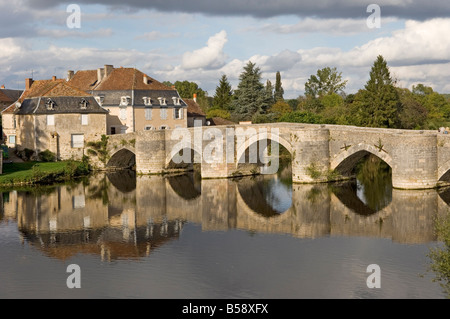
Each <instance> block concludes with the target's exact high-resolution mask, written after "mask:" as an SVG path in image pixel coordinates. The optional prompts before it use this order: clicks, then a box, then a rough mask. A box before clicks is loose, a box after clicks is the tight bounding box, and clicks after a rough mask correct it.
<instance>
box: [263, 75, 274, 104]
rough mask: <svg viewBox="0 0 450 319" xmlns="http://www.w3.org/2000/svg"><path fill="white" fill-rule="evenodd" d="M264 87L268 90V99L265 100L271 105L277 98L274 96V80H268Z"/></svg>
mask: <svg viewBox="0 0 450 319" xmlns="http://www.w3.org/2000/svg"><path fill="white" fill-rule="evenodd" d="M264 89H265V91H266V100H265V102H266V103H267V105H268V106H269V107H270V106H272V104H274V103H275V99H274V97H273V85H272V82H270V80H267V82H266V86H265V87H264Z"/></svg>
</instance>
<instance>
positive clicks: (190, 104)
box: [183, 99, 206, 117]
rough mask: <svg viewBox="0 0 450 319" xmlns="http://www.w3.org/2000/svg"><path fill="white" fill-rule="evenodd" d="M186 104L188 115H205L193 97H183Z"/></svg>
mask: <svg viewBox="0 0 450 319" xmlns="http://www.w3.org/2000/svg"><path fill="white" fill-rule="evenodd" d="M183 101H185V102H186V104H187V113H188V116H196V117H198V116H206V114H205V112H203V110H202V108H201V107H200V105H198V104H197V102H195V101H194V100H193V99H183Z"/></svg>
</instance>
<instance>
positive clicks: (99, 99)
mask: <svg viewBox="0 0 450 319" xmlns="http://www.w3.org/2000/svg"><path fill="white" fill-rule="evenodd" d="M95 100H96V101H97V103H98V104H99V105H100V106H102V105H103V102H105V96H104V95H99V96H96V97H95Z"/></svg>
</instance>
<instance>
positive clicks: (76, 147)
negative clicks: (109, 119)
mask: <svg viewBox="0 0 450 319" xmlns="http://www.w3.org/2000/svg"><path fill="white" fill-rule="evenodd" d="M107 113H108V112H107V111H106V110H104V109H103V108H102V107H101V106H100V105H99V104H98V103H97V101H96V99H95V98H94V97H93V96H92V95H90V94H88V93H86V92H83V91H81V90H79V89H77V88H74V87H72V86H71V85H69V84H68V83H67V82H66V81H65V80H58V79H56V77H53V79H52V80H40V81H33V80H32V79H27V80H26V89H25V92H24V93H23V94H22V96H21V97H20V99H19V100H18V101H17V102H16V103H14V104H12V105H11V106H9V107H8V108H6V109H5V110H4V111H3V112H2V119H3V130H4V134H5V135H6V140H5V142H6V143H5V144H6V145H7V146H8V147H9V148H15V149H17V150H19V151H20V150H24V149H30V150H33V151H34V152H35V153H34V155H35V156H37V155H38V154H39V153H40V152H42V151H45V150H50V151H51V152H53V153H54V154H56V156H57V158H58V159H60V160H67V159H71V158H73V159H78V160H79V159H81V158H82V156H83V154H84V148H85V141H96V140H100V138H101V135H102V134H106V116H107Z"/></svg>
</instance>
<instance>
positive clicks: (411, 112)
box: [397, 89, 428, 129]
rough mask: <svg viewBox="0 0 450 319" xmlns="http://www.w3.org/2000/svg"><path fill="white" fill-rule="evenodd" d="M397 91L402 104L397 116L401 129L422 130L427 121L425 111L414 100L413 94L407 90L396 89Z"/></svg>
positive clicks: (426, 112)
mask: <svg viewBox="0 0 450 319" xmlns="http://www.w3.org/2000/svg"><path fill="white" fill-rule="evenodd" d="M397 91H398V94H399V97H400V101H401V103H402V111H401V113H400V115H399V117H400V124H401V128H404V129H421V128H423V126H424V124H425V122H426V120H427V115H428V111H427V109H426V108H425V107H424V106H423V105H422V104H421V103H420V102H418V101H417V100H416V99H415V98H414V94H413V93H411V91H409V90H408V89H397Z"/></svg>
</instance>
